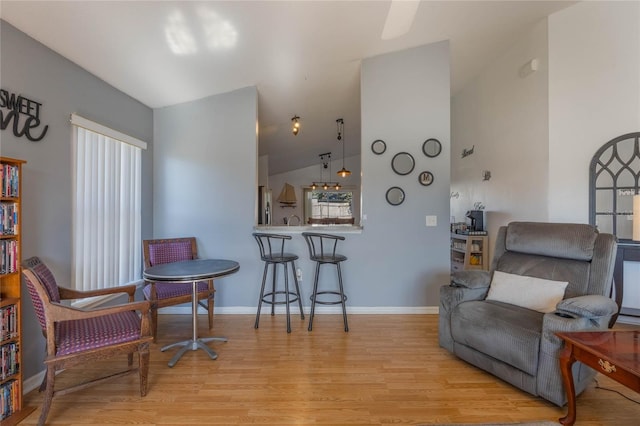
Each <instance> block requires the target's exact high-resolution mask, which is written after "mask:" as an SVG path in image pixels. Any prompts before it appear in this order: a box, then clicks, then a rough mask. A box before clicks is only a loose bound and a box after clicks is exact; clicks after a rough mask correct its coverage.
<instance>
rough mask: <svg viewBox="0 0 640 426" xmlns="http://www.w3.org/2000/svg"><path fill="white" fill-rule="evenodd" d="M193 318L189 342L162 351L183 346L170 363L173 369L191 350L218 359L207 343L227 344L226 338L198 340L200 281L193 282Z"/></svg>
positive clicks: (175, 344) (176, 344) (184, 341)
mask: <svg viewBox="0 0 640 426" xmlns="http://www.w3.org/2000/svg"><path fill="white" fill-rule="evenodd" d="M191 317H192V327H193V331H192V337H191V339H189V340H183V341H182V342H176V343H172V344H170V345H167V346H164V347H163V348H162V349H160V351H162V352H164V351H166V350H167V349H171V348H174V347H176V346H181V347H182V348H181V349H180V350H179V351H178V352H176V354H175V355H174V356H173V358H171V360H170V361H169V367H173V366H174V365H176V363H177V362H178V360H179V359H180V358H182V355H184V354H185V352H187V351H188V350H189V349H191V350H192V351H196V350H198V349H202V350H203V351H205V352H206V353H207V355H209V358H211V359H216V358H218V354H217V353H216V352H215V351H214V350H213V349H211V348H210V347H209V346H207V345H206V344H205V343H207V342H212V341H219V342H226V341H227V338H226V337H201V338H198V281H193V283H192V295H191Z"/></svg>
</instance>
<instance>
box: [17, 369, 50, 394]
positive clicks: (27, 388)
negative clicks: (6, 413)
mask: <svg viewBox="0 0 640 426" xmlns="http://www.w3.org/2000/svg"><path fill="white" fill-rule="evenodd" d="M46 373H47V370H42V371H40V372H39V373H36V374H35V375H34V376H31V377H29V378H28V379H25V380H23V381H22V395H26V394H28V393H29V392H31V391H32V390H34V389H37V388H39V387H40V384H41V383H42V380H44V376H45V375H46Z"/></svg>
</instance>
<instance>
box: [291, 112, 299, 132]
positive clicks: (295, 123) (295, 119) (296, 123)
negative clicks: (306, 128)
mask: <svg viewBox="0 0 640 426" xmlns="http://www.w3.org/2000/svg"><path fill="white" fill-rule="evenodd" d="M291 121H292V122H293V126H292V127H291V132H292V133H293V135H294V136H297V135H298V132H299V131H300V117H298V116H297V115H294V116H293V118H292V119H291Z"/></svg>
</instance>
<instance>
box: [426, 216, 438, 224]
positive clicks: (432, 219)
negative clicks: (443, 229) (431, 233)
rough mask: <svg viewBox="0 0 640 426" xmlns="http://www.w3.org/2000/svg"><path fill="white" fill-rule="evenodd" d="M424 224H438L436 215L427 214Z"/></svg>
mask: <svg viewBox="0 0 640 426" xmlns="http://www.w3.org/2000/svg"><path fill="white" fill-rule="evenodd" d="M426 226H438V216H432V215H427V216H426Z"/></svg>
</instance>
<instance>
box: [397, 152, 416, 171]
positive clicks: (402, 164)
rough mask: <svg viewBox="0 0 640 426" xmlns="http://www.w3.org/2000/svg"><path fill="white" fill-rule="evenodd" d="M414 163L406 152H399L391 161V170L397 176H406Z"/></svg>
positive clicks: (411, 156)
mask: <svg viewBox="0 0 640 426" xmlns="http://www.w3.org/2000/svg"><path fill="white" fill-rule="evenodd" d="M415 166H416V162H415V160H414V159H413V155H411V154H409V153H408V152H399V153H397V154H396V155H394V156H393V159H392V160H391V168H392V169H393V171H394V172H396V173H397V174H399V175H403V176H404V175H408V174H409V173H411V172H412V171H413V168H414V167H415Z"/></svg>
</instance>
